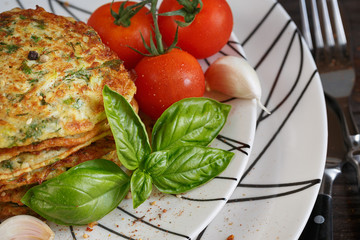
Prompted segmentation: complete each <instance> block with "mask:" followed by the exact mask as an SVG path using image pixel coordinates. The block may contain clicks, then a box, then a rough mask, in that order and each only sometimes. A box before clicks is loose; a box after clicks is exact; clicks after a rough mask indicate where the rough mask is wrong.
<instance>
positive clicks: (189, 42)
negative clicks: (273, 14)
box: [158, 0, 233, 59]
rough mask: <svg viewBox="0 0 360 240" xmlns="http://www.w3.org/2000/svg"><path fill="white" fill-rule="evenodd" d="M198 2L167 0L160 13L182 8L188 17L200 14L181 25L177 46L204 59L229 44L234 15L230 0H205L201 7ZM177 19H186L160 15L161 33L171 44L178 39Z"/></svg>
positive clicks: (182, 20) (161, 6)
mask: <svg viewBox="0 0 360 240" xmlns="http://www.w3.org/2000/svg"><path fill="white" fill-rule="evenodd" d="M185 2H186V1H185ZM198 2H199V1H195V0H193V1H188V3H185V5H184V6H182V5H180V4H179V3H178V1H177V0H164V1H163V2H162V3H161V5H160V8H159V14H163V13H166V12H173V11H178V10H179V9H181V11H182V14H184V15H186V17H185V19H186V18H187V17H189V18H192V17H193V16H195V14H196V13H197V14H196V16H195V18H194V20H193V22H192V23H191V24H190V25H188V26H186V27H181V26H180V27H179V32H178V43H177V46H178V47H180V48H181V49H183V50H184V51H187V52H189V53H190V54H192V55H193V56H194V57H196V58H198V59H202V58H207V57H210V56H211V55H213V54H215V53H217V52H218V51H220V50H221V48H222V47H223V46H224V45H225V44H226V43H227V41H228V40H229V37H230V34H231V32H232V28H233V16H232V12H231V9H230V6H229V5H228V3H227V2H226V0H202V1H200V2H202V9H201V10H200V8H201V5H199V4H197V3H198ZM195 4H196V5H195ZM199 10H200V12H199ZM176 21H178V22H184V17H183V16H179V15H176V16H161V15H160V16H159V18H158V22H159V29H160V32H161V34H162V36H163V40H164V41H165V43H166V44H168V45H169V44H171V43H172V42H173V41H174V36H175V32H176V28H177V26H178V25H177V23H176Z"/></svg>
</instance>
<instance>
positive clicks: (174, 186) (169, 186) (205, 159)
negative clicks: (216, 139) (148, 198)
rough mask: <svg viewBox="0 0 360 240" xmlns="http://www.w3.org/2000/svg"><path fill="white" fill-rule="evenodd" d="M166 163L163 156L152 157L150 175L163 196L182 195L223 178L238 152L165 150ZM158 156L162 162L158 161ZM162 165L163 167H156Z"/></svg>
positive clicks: (200, 148)
mask: <svg viewBox="0 0 360 240" xmlns="http://www.w3.org/2000/svg"><path fill="white" fill-rule="evenodd" d="M163 152H166V153H164V154H166V155H167V156H168V158H167V162H166V164H164V163H163V159H164V156H163V155H161V154H157V155H154V156H153V157H152V158H148V161H151V162H152V163H153V164H152V163H149V166H158V167H157V168H156V167H154V168H149V170H148V171H149V174H150V175H151V177H152V180H153V183H154V184H155V186H156V187H157V188H158V189H159V190H160V191H161V192H163V193H169V194H178V193H183V192H186V191H189V190H191V189H194V188H196V187H198V186H200V185H202V184H204V183H206V182H208V181H209V180H211V179H212V178H214V177H216V176H217V175H219V174H220V173H221V172H222V171H223V170H225V168H226V167H227V166H228V164H229V163H230V161H231V159H232V157H233V156H234V153H232V152H228V151H225V150H221V149H216V148H209V147H193V146H187V147H178V148H171V149H169V150H165V151H163ZM156 156H159V158H160V159H161V160H160V161H157V159H156ZM157 162H161V164H156V163H157Z"/></svg>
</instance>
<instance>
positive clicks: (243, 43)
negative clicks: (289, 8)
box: [241, 2, 278, 46]
mask: <svg viewBox="0 0 360 240" xmlns="http://www.w3.org/2000/svg"><path fill="white" fill-rule="evenodd" d="M277 4H278V2H275V3H274V4H273V5H272V6H271V8H270V9H269V10H268V11H267V12H266V13H265V15H264V17H263V18H262V19H261V20H260V21H259V23H258V24H257V25H256V26H255V27H254V29H253V30H252V31H251V32H250V34H249V36H247V37H246V38H245V40H244V41H242V43H241V46H244V45H245V44H246V43H247V42H248V41H249V40H250V38H252V36H253V35H254V34H255V32H256V31H257V30H258V29H259V28H260V26H261V25H262V24H263V23H264V22H265V20H266V19H267V18H268V17H269V15H270V14H271V13H272V12H273V11H274V9H275V7H276V5H277Z"/></svg>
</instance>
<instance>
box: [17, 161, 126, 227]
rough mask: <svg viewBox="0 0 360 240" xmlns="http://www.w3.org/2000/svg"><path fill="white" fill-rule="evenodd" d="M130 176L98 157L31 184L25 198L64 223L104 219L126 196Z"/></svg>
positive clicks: (86, 222) (82, 223) (43, 212)
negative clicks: (44, 180)
mask: <svg viewBox="0 0 360 240" xmlns="http://www.w3.org/2000/svg"><path fill="white" fill-rule="evenodd" d="M129 188H130V177H129V176H128V175H126V173H124V172H123V171H122V170H121V168H120V167H119V166H117V165H116V164H115V163H113V162H111V161H109V160H104V159H96V160H91V161H87V162H84V163H81V164H79V165H77V166H75V167H73V168H71V169H70V170H69V171H67V172H65V173H63V174H61V175H59V176H58V177H56V178H53V179H51V180H48V181H46V182H44V183H42V184H40V185H38V186H35V187H33V188H31V189H30V190H29V191H27V193H26V194H25V195H24V197H23V198H22V199H21V201H22V202H23V203H24V204H25V205H27V206H28V207H30V208H31V209H32V210H34V211H35V212H37V213H38V214H39V215H41V216H42V217H44V218H46V219H48V220H50V221H53V222H55V223H57V224H61V225H84V224H88V223H91V222H94V221H97V220H99V219H101V218H102V217H103V216H105V215H106V214H107V213H109V212H110V211H112V210H113V209H114V208H115V207H116V206H118V205H119V203H120V202H121V201H122V200H123V198H124V197H125V196H126V194H127V193H128V192H129Z"/></svg>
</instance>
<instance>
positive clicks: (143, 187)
mask: <svg viewBox="0 0 360 240" xmlns="http://www.w3.org/2000/svg"><path fill="white" fill-rule="evenodd" d="M130 187H131V196H132V199H133V207H134V208H137V207H138V206H140V205H141V204H142V203H143V202H145V200H146V199H147V198H148V197H149V196H150V194H151V191H152V180H151V176H150V175H149V174H147V173H145V172H143V171H142V170H140V169H137V170H136V171H135V172H134V173H133V174H132V176H131V182H130Z"/></svg>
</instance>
